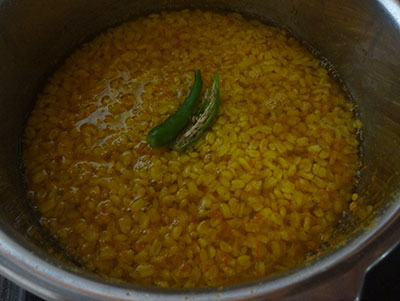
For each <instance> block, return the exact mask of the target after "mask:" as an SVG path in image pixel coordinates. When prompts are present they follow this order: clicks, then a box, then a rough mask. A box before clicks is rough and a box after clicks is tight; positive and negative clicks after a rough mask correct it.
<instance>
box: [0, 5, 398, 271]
mask: <svg viewBox="0 0 400 301" xmlns="http://www.w3.org/2000/svg"><path fill="white" fill-rule="evenodd" d="M182 8H203V9H212V10H231V11H232V10H233V11H238V12H241V13H243V14H245V15H249V16H254V17H257V18H260V19H261V20H263V21H265V22H270V23H273V24H278V25H280V26H283V27H285V28H287V29H289V31H290V32H292V34H294V35H295V36H296V37H297V38H299V39H301V40H304V41H307V43H308V44H309V45H311V46H312V47H313V48H315V49H317V50H318V51H319V52H320V54H321V55H322V56H323V57H326V58H327V59H328V60H329V61H330V62H331V63H333V65H334V66H335V67H336V70H337V72H338V73H339V74H340V77H341V78H342V79H343V81H344V82H345V83H346V86H347V88H348V89H349V92H350V93H351V95H352V96H353V98H354V101H355V102H356V103H357V104H358V107H359V114H360V118H361V120H362V122H363V124H364V130H363V142H362V153H363V158H362V160H363V165H364V166H365V167H366V168H365V169H364V170H363V171H361V172H360V180H359V188H358V189H359V194H360V195H361V200H362V201H363V202H365V203H368V204H371V205H373V206H374V208H375V209H374V213H376V214H377V216H382V215H385V214H390V212H391V211H393V202H391V201H392V200H393V199H394V197H395V195H396V194H397V191H398V189H399V186H400V185H399V184H400V176H399V171H400V152H399V151H398V145H400V97H399V96H400V56H399V55H398V50H399V49H400V33H399V28H396V27H395V25H394V23H392V20H390V19H389V18H387V13H386V11H385V10H384V9H383V7H382V6H380V4H379V2H378V1H365V0H357V1H347V0H338V1H322V0H320V1H317V0H309V1H301V0H294V1H292V0H270V1H256V0H250V1H246V3H245V2H244V1H239V0H230V1H228V0H222V1H211V0H206V1H200V0H194V1H188V0H177V1H156V0H143V1H132V0H118V1H107V0H83V1H67V0H59V1H55V2H54V1H45V0H37V1H27V0H20V1H1V0H0V66H1V67H0V70H1V72H0V107H1V109H0V227H1V230H3V231H4V232H5V233H7V234H8V235H9V236H11V237H13V238H14V240H15V241H17V242H18V243H19V244H21V245H22V246H24V247H25V248H27V249H29V250H31V251H32V252H34V253H36V254H38V256H40V257H43V258H46V260H48V261H50V262H53V263H55V264H59V265H62V266H64V267H65V268H66V269H76V265H75V263H74V262H73V261H72V260H71V259H69V258H67V257H66V256H65V254H64V253H63V252H62V250H61V249H60V248H59V247H58V246H57V244H56V242H55V241H54V240H53V239H51V238H50V236H49V234H48V233H47V232H46V230H44V229H42V228H41V227H40V224H39V222H38V216H37V214H35V213H34V212H33V210H32V207H31V206H30V202H29V200H27V199H26V198H25V189H24V185H23V179H22V177H21V174H20V167H21V160H20V152H21V149H20V138H21V134H22V132H23V127H24V121H25V120H26V118H27V116H28V115H29V112H30V110H31V109H32V107H33V104H34V101H35V98H36V95H37V93H38V92H39V91H40V89H41V88H42V87H43V84H44V81H45V79H46V78H47V77H48V76H49V75H50V74H51V73H52V72H53V71H54V70H55V69H56V67H57V66H58V65H59V64H61V63H62V62H63V60H64V59H65V58H66V57H67V56H68V55H69V54H71V52H72V51H73V50H74V49H75V48H76V47H78V46H79V45H80V44H81V43H83V42H85V41H87V40H89V39H90V38H92V37H93V36H95V35H96V34H97V33H99V32H101V31H102V30H104V29H106V28H107V27H109V26H112V25H115V24H118V23H121V22H123V21H125V20H128V19H131V18H135V17H136V16H140V15H144V14H146V13H148V12H153V11H160V10H164V9H182ZM223 30H224V29H223V28H221V34H223ZM382 204H384V205H385V206H381V205H382ZM352 221H353V222H354V221H355V223H354V224H355V225H359V224H360V223H361V222H362V221H360V220H357V219H352ZM50 249H51V250H52V252H51V253H50V251H49V250H50ZM77 271H78V272H79V271H80V270H79V269H78V270H77ZM80 272H82V271H80Z"/></svg>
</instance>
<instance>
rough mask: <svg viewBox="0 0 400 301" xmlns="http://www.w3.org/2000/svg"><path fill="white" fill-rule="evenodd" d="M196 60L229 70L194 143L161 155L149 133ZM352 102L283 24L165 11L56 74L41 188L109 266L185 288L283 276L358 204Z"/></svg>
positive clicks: (45, 125) (55, 222) (67, 227)
mask: <svg viewBox="0 0 400 301" xmlns="http://www.w3.org/2000/svg"><path fill="white" fill-rule="evenodd" d="M197 68H199V69H201V71H202V74H203V77H204V82H205V86H209V85H210V84H211V80H212V77H213V75H214V74H215V72H219V74H220V78H221V107H220V111H219V114H218V116H217V118H216V120H215V122H214V124H213V126H212V127H211V128H210V130H209V131H208V132H207V134H206V135H205V136H204V137H203V138H202V139H201V140H200V141H199V142H198V143H197V144H196V145H195V146H194V147H191V148H190V149H188V151H187V152H185V153H177V152H174V151H170V150H168V149H151V148H150V147H149V146H148V145H147V144H146V142H145V137H146V134H147V133H148V131H149V130H150V129H151V128H152V127H154V126H155V125H156V124H159V123H160V122H161V121H163V120H164V119H165V118H166V117H167V116H168V115H169V114H171V113H173V112H174V111H175V110H176V108H177V107H178V106H179V104H180V102H181V101H182V99H183V98H184V96H185V95H186V93H187V92H188V89H189V87H190V85H191V83H192V80H193V79H192V77H193V70H195V69H197ZM351 109H352V105H351V103H350V102H349V101H348V99H347V98H346V97H345V95H344V94H343V92H342V91H341V89H340V87H339V86H338V85H337V84H336V83H335V82H334V81H333V80H332V79H331V78H330V77H329V75H328V73H327V72H326V71H325V70H324V69H323V68H322V67H321V65H320V63H319V61H318V59H316V58H315V57H313V56H312V55H311V54H310V53H309V52H308V51H307V50H306V49H305V48H304V47H303V46H301V44H300V43H299V42H298V41H296V40H295V39H294V38H292V37H291V36H290V35H288V34H287V33H286V32H285V31H283V30H280V29H278V28H274V27H270V26H266V25H264V24H261V23H260V22H258V21H254V20H252V21H249V20H246V19H244V18H242V17H241V16H240V15H238V14H217V13H211V12H203V11H188V10H184V11H180V12H168V13H161V14H153V15H151V16H149V17H146V18H140V19H138V20H136V21H133V22H130V23H126V24H123V25H121V26H118V27H116V28H111V29H109V30H108V31H107V32H105V33H103V34H101V35H100V36H98V37H97V38H95V39H94V40H93V41H92V42H89V43H87V44H85V45H84V46H83V47H82V48H81V49H79V50H78V51H76V53H74V54H73V55H72V56H71V57H70V58H69V59H68V60H67V61H66V62H65V64H64V65H63V66H62V67H61V68H60V69H59V70H58V71H57V72H56V73H55V74H54V75H53V76H52V77H51V78H50V80H49V82H48V83H47V85H46V86H45V88H44V90H43V92H42V93H41V94H40V95H39V98H38V100H37V104H36V107H35V109H34V110H33V112H32V114H31V116H30V118H29V120H28V125H27V128H26V131H25V136H24V157H25V160H26V174H27V178H28V181H29V186H30V192H29V195H30V197H31V198H32V200H33V202H34V204H35V206H36V207H37V209H38V210H39V212H40V213H41V215H42V219H41V220H42V222H43V224H44V225H45V226H46V227H48V228H49V229H50V230H51V231H52V232H53V233H54V234H55V236H56V237H57V238H58V239H59V241H60V242H61V244H62V245H64V246H65V248H66V250H67V251H68V252H70V253H71V254H72V255H74V256H76V257H77V258H79V259H80V260H81V261H82V262H83V263H84V264H85V265H86V266H87V267H88V268H89V269H91V270H93V271H95V272H97V273H99V274H101V275H103V276H108V277H111V278H117V279H120V280H124V281H128V282H133V283H138V284H141V285H155V286H159V287H163V288H182V287H206V286H221V285H228V284H232V283H235V282H241V281H247V280H251V279H255V278H258V277H263V276H268V275H272V274H274V273H280V272H282V271H284V270H288V269H291V268H293V267H295V266H297V265H299V264H301V263H303V262H304V261H305V259H306V254H307V253H309V252H311V251H315V250H316V249H318V248H319V247H320V246H321V245H322V244H323V243H324V240H323V237H330V233H331V232H332V231H333V229H334V227H335V225H336V223H337V221H338V219H339V217H340V215H341V213H342V211H343V210H344V209H345V208H348V206H349V202H350V201H351V200H353V201H356V200H357V195H356V194H354V195H353V194H352V192H353V189H354V184H355V175H356V170H357V167H358V160H359V159H358V152H357V145H358V142H357V136H356V130H355V129H356V128H357V129H360V128H362V124H361V122H360V120H358V119H357V120H355V121H353V120H352V118H351V117H352V114H351ZM352 204H353V205H352V207H354V204H356V203H355V202H353V203H352Z"/></svg>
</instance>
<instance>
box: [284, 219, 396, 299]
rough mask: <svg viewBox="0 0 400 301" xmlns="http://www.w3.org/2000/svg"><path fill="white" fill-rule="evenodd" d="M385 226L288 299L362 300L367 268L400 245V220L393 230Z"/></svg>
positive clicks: (393, 226)
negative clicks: (360, 248) (352, 252)
mask: <svg viewBox="0 0 400 301" xmlns="http://www.w3.org/2000/svg"><path fill="white" fill-rule="evenodd" d="M385 228H386V229H382V231H379V232H378V233H375V235H373V236H374V237H372V238H371V239H370V243H369V244H367V245H366V246H365V247H363V248H362V250H360V251H359V252H358V253H357V254H354V255H353V256H351V257H349V258H348V259H347V260H344V261H343V262H341V263H339V264H337V266H335V267H334V268H333V269H332V270H329V272H325V273H322V275H321V277H319V278H318V279H313V280H311V281H312V282H311V283H307V284H305V285H304V289H302V290H298V291H297V292H292V293H291V294H290V296H288V298H286V297H285V300H290V301H294V300H296V301H303V300H304V301H309V300H316V301H317V300H318V301H319V300H321V301H322V300H324V301H330V300H332V301H337V300H343V301H348V300H355V301H359V300H360V298H361V293H362V288H363V284H364V281H365V276H366V274H367V273H368V271H369V270H370V269H371V268H373V267H374V266H375V265H376V264H378V263H379V262H381V261H382V260H383V259H384V258H385V257H386V256H387V255H388V254H389V253H390V252H391V251H392V250H394V249H395V248H396V247H397V246H400V219H397V220H396V221H395V222H394V225H391V227H390V229H387V228H388V227H385ZM385 230H386V231H385ZM306 287H308V288H306Z"/></svg>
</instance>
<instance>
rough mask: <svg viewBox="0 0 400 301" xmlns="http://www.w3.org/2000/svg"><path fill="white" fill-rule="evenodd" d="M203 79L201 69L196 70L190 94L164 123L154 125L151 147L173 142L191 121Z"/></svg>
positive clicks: (150, 134) (148, 138) (150, 138)
mask: <svg viewBox="0 0 400 301" xmlns="http://www.w3.org/2000/svg"><path fill="white" fill-rule="evenodd" d="M202 87H203V80H202V78H201V73H200V70H196V71H195V75H194V83H193V86H192V89H191V91H190V93H189V95H188V96H187V97H186V99H185V101H184V102H183V103H182V105H181V106H180V107H179V108H178V110H176V112H175V113H174V114H172V115H171V116H169V117H168V118H167V119H166V120H165V121H164V122H163V123H161V124H159V125H157V126H156V127H154V128H153V129H152V130H151V131H150V132H149V133H148V134H147V137H146V139H147V142H148V143H149V144H150V146H151V147H161V146H164V145H167V144H169V143H171V142H172V141H173V140H174V139H175V138H176V137H177V136H178V135H179V134H180V133H181V132H182V130H183V129H184V128H185V127H186V125H187V124H188V123H189V122H190V119H191V117H192V115H193V112H194V110H195V108H196V104H197V100H198V98H199V97H200V94H201V89H202Z"/></svg>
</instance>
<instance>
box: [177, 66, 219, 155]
mask: <svg viewBox="0 0 400 301" xmlns="http://www.w3.org/2000/svg"><path fill="white" fill-rule="evenodd" d="M219 102H220V96H219V75H218V73H216V74H215V77H214V81H213V84H212V86H211V90H209V91H207V93H206V95H205V97H204V99H203V101H202V103H201V105H200V109H199V110H198V112H196V114H195V115H194V116H193V117H192V118H191V123H189V125H188V126H187V127H186V128H185V129H184V130H183V132H182V133H181V134H180V135H179V136H178V137H177V138H176V139H175V140H174V142H173V143H172V144H171V147H172V148H173V149H174V150H176V151H179V152H181V151H184V150H185V149H186V148H188V147H189V145H191V144H193V143H195V142H197V141H198V140H199V139H200V138H201V136H202V135H203V133H204V132H205V131H206V129H207V128H208V127H209V126H210V124H211V122H212V121H213V119H214V118H215V116H216V115H217V112H218V108H219Z"/></svg>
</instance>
